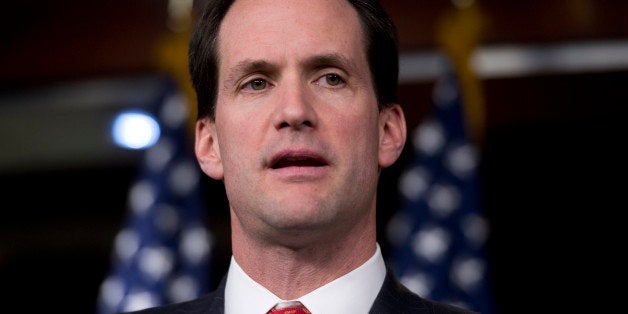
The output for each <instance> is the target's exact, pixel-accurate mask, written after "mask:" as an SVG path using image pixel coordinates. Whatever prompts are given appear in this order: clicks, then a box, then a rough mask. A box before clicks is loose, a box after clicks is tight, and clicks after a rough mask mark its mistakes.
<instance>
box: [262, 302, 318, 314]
mask: <svg viewBox="0 0 628 314" xmlns="http://www.w3.org/2000/svg"><path fill="white" fill-rule="evenodd" d="M267 314H311V312H310V311H309V310H308V309H307V308H305V306H303V304H301V302H299V301H287V302H279V303H277V305H275V307H273V308H272V309H270V311H268V313H267Z"/></svg>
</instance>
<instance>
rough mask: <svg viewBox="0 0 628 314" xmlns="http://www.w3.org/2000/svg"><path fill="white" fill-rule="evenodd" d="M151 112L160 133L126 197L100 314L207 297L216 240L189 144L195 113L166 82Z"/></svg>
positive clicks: (197, 169)
mask: <svg viewBox="0 0 628 314" xmlns="http://www.w3.org/2000/svg"><path fill="white" fill-rule="evenodd" d="M163 91H164V92H163V94H162V96H161V97H159V99H158V100H157V101H156V103H155V105H154V106H153V110H152V112H151V114H153V115H154V116H155V117H156V118H157V120H158V122H159V126H160V128H161V136H160V138H159V140H158V141H157V143H156V144H155V145H154V146H152V147H150V148H149V149H147V150H146V151H145V152H144V153H143V154H144V155H143V160H142V163H141V165H140V167H139V174H138V177H137V179H136V180H135V182H134V183H132V185H131V187H130V190H129V193H128V214H127V217H126V221H125V223H124V225H123V227H122V228H121V230H120V231H119V232H118V234H117V236H116V238H115V241H114V245H113V252H112V268H111V270H110V273H109V274H108V276H107V277H106V278H105V279H104V281H103V282H102V284H101V287H100V292H99V297H98V302H97V312H98V313H101V314H106V313H118V312H121V311H131V310H139V309H143V308H147V307H153V306H157V305H162V304H167V303H172V302H178V301H185V300H189V299H192V298H195V297H198V296H200V295H201V294H203V293H206V292H207V288H208V282H209V276H210V275H211V274H210V272H209V257H210V255H211V251H212V235H211V233H210V232H209V229H208V228H207V227H206V225H207V221H206V216H205V211H204V204H203V203H204V202H203V197H202V194H201V190H200V187H199V180H200V175H201V174H200V170H199V168H198V165H197V163H196V160H195V158H194V155H193V152H192V148H191V146H192V142H191V141H190V140H189V137H188V133H189V132H188V130H187V126H188V121H189V117H188V116H189V114H188V112H189V110H188V109H189V107H188V104H187V101H186V99H185V96H184V95H183V93H181V92H179V91H177V89H176V87H175V84H174V83H173V82H172V81H170V80H166V82H165V83H164V88H163Z"/></svg>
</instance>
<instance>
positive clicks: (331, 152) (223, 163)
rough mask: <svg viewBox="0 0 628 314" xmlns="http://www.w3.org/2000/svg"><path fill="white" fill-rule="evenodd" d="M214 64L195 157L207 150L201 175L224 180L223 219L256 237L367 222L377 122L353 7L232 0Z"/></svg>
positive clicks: (329, 0)
mask: <svg viewBox="0 0 628 314" xmlns="http://www.w3.org/2000/svg"><path fill="white" fill-rule="evenodd" d="M218 59H219V75H218V77H219V81H218V95H217V102H216V118H215V121H214V122H210V121H209V119H205V120H203V121H204V122H202V125H204V126H205V127H204V128H202V130H203V131H200V133H197V153H198V152H199V149H198V142H199V141H200V142H201V143H203V141H208V142H211V145H209V146H210V150H211V151H212V152H213V156H214V158H215V160H217V161H216V162H215V163H214V164H213V166H211V167H209V166H205V167H204V168H203V169H204V170H205V172H206V173H208V174H209V175H210V176H212V177H214V178H215V179H224V183H225V188H226V192H227V196H228V199H229V203H230V206H231V210H232V215H234V216H233V217H232V219H235V220H236V221H237V223H239V224H241V225H242V226H243V228H244V229H246V230H248V231H250V232H255V233H259V234H266V235H268V232H269V230H285V231H287V230H301V231H308V232H309V231H312V230H319V229H320V228H321V227H323V226H326V227H328V226H337V227H338V228H339V230H340V229H341V228H345V229H346V228H347V226H351V225H353V224H355V223H360V222H364V219H365V217H367V216H373V217H374V210H375V195H376V189H377V179H378V176H379V169H380V166H387V165H382V164H381V162H380V157H379V150H380V147H379V146H380V145H379V143H380V134H381V132H382V131H381V130H382V129H383V128H384V126H383V124H384V123H382V119H381V118H380V113H379V111H378V107H377V101H376V96H375V92H374V88H373V86H372V81H371V76H370V75H371V74H370V71H369V65H368V62H367V55H366V52H365V44H364V36H363V32H362V29H361V26H360V22H359V17H358V15H357V12H356V11H355V10H354V9H353V7H351V5H350V4H348V3H347V2H346V1H338V0H321V1H297V0H288V1H273V0H268V1H266V0H238V1H236V2H235V3H234V4H233V6H232V7H231V9H230V10H229V12H228V13H227V15H226V17H225V18H224V20H223V22H222V24H221V28H220V33H219V38H218ZM404 131H405V130H404ZM197 132H199V131H198V128H197ZM203 132H206V133H203ZM199 134H200V136H199ZM203 134H206V135H207V137H206V136H205V135H203ZM199 138H200V140H199ZM200 151H201V153H199V154H198V155H199V160H201V165H202V166H203V160H204V159H203V158H204V156H203V151H204V150H202V149H201V150H200ZM395 158H396V157H395Z"/></svg>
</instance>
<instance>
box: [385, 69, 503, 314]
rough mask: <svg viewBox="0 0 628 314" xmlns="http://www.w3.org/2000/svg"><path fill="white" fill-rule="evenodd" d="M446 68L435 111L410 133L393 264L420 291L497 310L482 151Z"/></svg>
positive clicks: (391, 231) (393, 232)
mask: <svg viewBox="0 0 628 314" xmlns="http://www.w3.org/2000/svg"><path fill="white" fill-rule="evenodd" d="M446 68H447V70H446V71H445V73H444V74H443V75H442V76H441V77H440V78H439V79H438V80H437V82H436V84H435V86H434V90H433V95H432V96H433V109H432V112H431V113H430V114H429V115H428V116H427V117H426V118H425V119H424V120H422V121H421V123H419V125H418V126H417V128H416V129H415V130H414V133H413V134H412V136H411V140H412V147H413V153H414V156H415V160H414V161H413V162H412V163H411V164H410V165H408V168H407V169H406V170H405V171H404V172H403V173H402V175H401V176H400V179H399V190H400V194H401V197H402V207H401V209H400V210H399V211H398V212H397V213H396V214H395V216H393V218H392V219H391V220H390V222H389V224H388V227H387V233H388V235H387V236H388V240H389V241H390V243H391V244H392V247H393V254H392V261H391V266H392V268H393V271H394V272H395V274H396V275H397V276H399V278H400V280H401V282H402V283H403V284H404V285H405V286H406V287H408V288H409V289H410V290H412V291H414V292H415V293H417V294H419V295H420V296H423V297H426V298H430V299H434V300H439V301H443V302H446V303H450V304H455V305H458V306H461V307H464V308H468V309H472V310H475V311H479V312H481V313H484V314H490V313H491V312H492V302H491V297H490V290H489V278H488V271H489V269H488V265H487V261H486V258H485V257H486V256H485V242H486V239H487V236H488V225H487V221H486V219H485V217H484V216H483V212H482V208H481V200H480V198H479V192H480V191H479V186H478V166H479V153H478V150H477V148H476V145H475V144H474V143H473V141H472V140H471V138H470V137H469V136H468V135H467V130H466V126H465V119H464V114H463V108H462V103H461V97H460V87H459V85H458V82H457V78H456V75H455V73H454V71H453V70H452V69H451V67H450V66H449V65H447V66H446Z"/></svg>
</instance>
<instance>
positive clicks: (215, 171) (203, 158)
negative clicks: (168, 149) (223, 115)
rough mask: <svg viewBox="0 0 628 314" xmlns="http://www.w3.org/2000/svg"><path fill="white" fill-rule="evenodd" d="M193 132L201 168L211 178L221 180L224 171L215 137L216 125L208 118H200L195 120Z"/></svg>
mask: <svg viewBox="0 0 628 314" xmlns="http://www.w3.org/2000/svg"><path fill="white" fill-rule="evenodd" d="M195 133H196V134H195V135H196V136H195V143H194V151H195V153H196V159H197V160H198V163H199V165H200V166H201V169H202V170H203V172H205V174H207V175H208V176H210V177H211V178H213V179H216V180H222V179H223V177H224V171H223V168H222V158H221V157H220V147H219V145H218V138H217V137H216V125H215V124H214V122H212V121H211V120H210V118H203V119H200V120H198V121H197V122H196V132H195Z"/></svg>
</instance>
